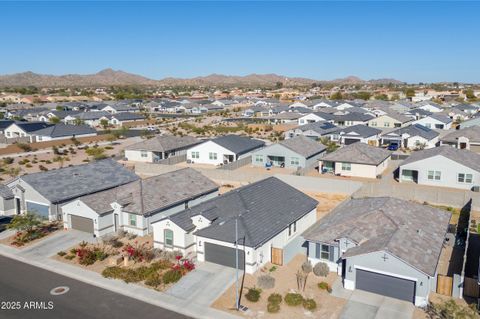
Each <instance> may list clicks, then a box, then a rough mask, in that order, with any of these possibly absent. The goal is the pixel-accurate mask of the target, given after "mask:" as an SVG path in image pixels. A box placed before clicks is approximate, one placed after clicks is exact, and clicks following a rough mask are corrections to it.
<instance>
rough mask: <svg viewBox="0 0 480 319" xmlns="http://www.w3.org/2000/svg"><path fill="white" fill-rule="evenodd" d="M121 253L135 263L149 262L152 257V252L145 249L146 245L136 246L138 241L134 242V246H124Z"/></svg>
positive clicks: (147, 248)
mask: <svg viewBox="0 0 480 319" xmlns="http://www.w3.org/2000/svg"><path fill="white" fill-rule="evenodd" d="M122 251H123V252H124V253H125V254H126V255H127V256H128V258H130V259H131V260H133V261H135V262H142V261H151V260H152V259H153V257H154V255H153V252H152V250H151V249H150V248H149V247H147V243H143V244H138V241H135V243H134V245H131V244H127V245H125V247H123V249H122Z"/></svg>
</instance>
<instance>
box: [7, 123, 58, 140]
mask: <svg viewBox="0 0 480 319" xmlns="http://www.w3.org/2000/svg"><path fill="white" fill-rule="evenodd" d="M50 126H53V124H50V123H45V122H14V123H12V124H10V125H9V126H8V127H7V128H6V129H5V130H4V134H5V137H8V138H14V137H30V138H31V137H32V132H35V131H38V130H41V129H44V128H47V127H50Z"/></svg>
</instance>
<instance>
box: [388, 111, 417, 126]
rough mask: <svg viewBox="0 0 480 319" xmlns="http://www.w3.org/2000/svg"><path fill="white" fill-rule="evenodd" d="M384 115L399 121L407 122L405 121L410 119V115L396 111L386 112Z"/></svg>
mask: <svg viewBox="0 0 480 319" xmlns="http://www.w3.org/2000/svg"><path fill="white" fill-rule="evenodd" d="M385 116H388V117H391V118H392V119H394V120H397V121H399V122H400V123H407V122H410V121H412V118H411V117H408V116H405V115H403V114H400V113H397V112H392V111H389V112H387V114H385Z"/></svg>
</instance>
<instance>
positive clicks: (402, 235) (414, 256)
mask: <svg viewBox="0 0 480 319" xmlns="http://www.w3.org/2000/svg"><path fill="white" fill-rule="evenodd" d="M450 216H451V215H450V213H448V212H447V211H445V210H441V209H437V208H433V207H430V206H428V205H421V204H417V203H414V202H410V201H406V200H401V199H397V198H392V197H375V198H359V199H351V200H349V201H348V202H344V203H342V204H340V205H339V206H337V207H336V208H335V209H334V210H333V211H332V212H330V213H329V214H328V215H327V216H325V217H324V218H322V219H321V220H319V221H318V222H317V223H316V224H315V225H313V226H312V227H310V228H309V229H308V230H307V231H305V232H304V233H303V237H304V238H305V240H306V241H307V243H308V259H309V260H310V261H311V262H312V264H316V263H318V262H323V263H326V264H327V265H328V266H329V268H330V271H333V272H336V273H337V274H338V275H339V276H341V277H342V279H343V286H344V287H345V288H346V289H348V290H355V289H360V290H364V291H368V292H371V293H375V294H379V295H383V296H387V297H390V298H396V299H401V300H406V301H409V302H412V303H414V304H415V305H416V306H426V305H427V304H428V298H429V294H430V292H431V291H433V292H435V291H436V288H437V286H436V283H437V281H436V279H437V264H438V260H439V258H440V255H441V252H442V249H443V245H444V241H445V237H446V234H447V229H448V226H449V223H450Z"/></svg>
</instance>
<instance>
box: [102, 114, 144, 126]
mask: <svg viewBox="0 0 480 319" xmlns="http://www.w3.org/2000/svg"><path fill="white" fill-rule="evenodd" d="M108 118H109V121H108V122H109V123H110V124H112V125H120V126H123V124H125V123H128V122H137V121H144V120H145V116H143V115H142V114H138V113H131V112H120V113H114V114H112V115H110V116H109V117H108Z"/></svg>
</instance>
